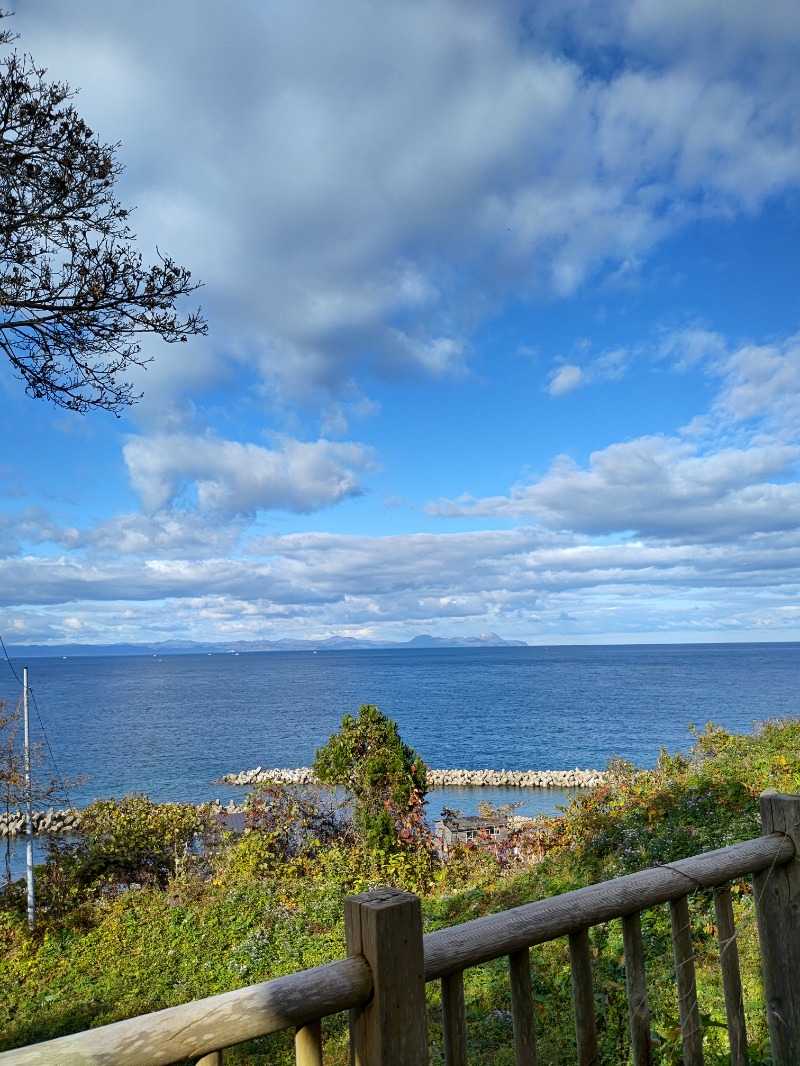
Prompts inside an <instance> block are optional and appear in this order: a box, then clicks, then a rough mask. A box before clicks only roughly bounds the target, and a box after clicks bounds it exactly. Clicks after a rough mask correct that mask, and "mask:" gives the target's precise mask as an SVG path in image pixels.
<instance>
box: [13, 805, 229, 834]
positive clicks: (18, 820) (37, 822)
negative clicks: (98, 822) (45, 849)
mask: <svg viewBox="0 0 800 1066" xmlns="http://www.w3.org/2000/svg"><path fill="white" fill-rule="evenodd" d="M200 807H201V808H202V809H203V810H206V811H209V812H210V813H211V815H212V816H214V815H217V816H218V815H224V814H240V813H241V812H242V811H243V810H244V806H243V805H242V806H237V805H236V802H235V801H234V800H230V802H229V803H228V804H227V805H223V804H222V803H220V801H219V800H214V801H212V802H211V803H204V804H200ZM82 813H83V812H82V811H81V810H80V809H79V808H78V807H68V808H66V809H65V810H55V809H54V808H53V807H50V808H49V809H48V810H46V811H33V813H32V816H31V822H32V823H33V831H34V833H36V834H37V835H39V834H41V835H47V834H51V833H65V834H69V833H75V832H77V831H78V829H79V828H80V824H81V814H82ZM26 831H27V830H26V828H25V812H24V811H19V810H16V811H2V812H0V837H22V836H25V833H26Z"/></svg>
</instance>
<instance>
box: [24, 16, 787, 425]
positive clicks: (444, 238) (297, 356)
mask: <svg viewBox="0 0 800 1066" xmlns="http://www.w3.org/2000/svg"><path fill="white" fill-rule="evenodd" d="M729 8H730V5H720V4H719V3H718V2H717V0H697V2H692V3H691V4H688V3H687V4H683V5H682V9H683V16H682V18H681V20H680V23H679V25H680V32H677V31H676V29H675V27H676V26H677V25H678V23H677V22H673V20H672V18H673V17H672V14H671V12H669V11H667V9H666V8H665V7H664V6H663V5H661V4H653V3H648V2H645V0H640V2H630V3H617V4H614V3H610V4H609V5H608V7H607V6H606V5H586V4H584V3H577V2H576V3H572V4H570V3H565V4H564V5H563V7H562V5H559V6H558V9H557V11H549V12H544V11H536V10H532V9H530V8H529V7H528V6H525V7H524V8H521V9H520V10H519V11H516V10H512V11H511V12H510V11H509V9H508V8H507V7H506V6H504V5H495V4H492V3H481V2H469V3H455V2H439V0H437V2H432V0H420V2H418V3H414V4H408V3H405V2H400V0H389V2H387V3H384V4H381V5H372V4H368V3H365V2H364V0H346V2H344V3H341V4H338V5H336V6H335V7H333V6H331V5H329V4H326V3H323V2H320V0H298V2H297V3H294V4H291V5H264V6H260V7H259V6H257V5H256V6H253V5H244V6H240V7H234V8H232V9H230V10H226V11H225V13H224V16H223V17H222V21H223V23H224V26H222V27H221V25H220V12H219V10H218V8H217V7H216V6H215V5H213V4H211V3H210V2H208V0H192V2H191V3H189V2H188V0H183V2H180V0H175V2H174V3H171V4H170V5H169V6H168V7H165V6H164V5H163V4H156V3H155V2H154V0H145V2H144V3H140V4H137V5H136V8H135V10H134V9H133V8H131V9H128V8H127V7H125V6H124V5H123V6H116V7H109V5H107V4H102V3H100V0H80V2H78V3H74V4H71V5H69V8H68V9H67V8H64V7H63V5H60V4H58V3H56V2H55V0H37V3H36V4H35V6H34V5H33V4H31V3H30V0H25V2H23V3H21V4H20V5H17V9H18V20H17V21H18V25H19V28H20V30H21V32H22V34H23V43H24V44H25V45H26V46H27V47H30V48H31V50H32V51H33V52H34V53H35V54H36V55H37V56H38V57H39V59H40V61H42V62H45V63H47V64H48V65H49V66H50V67H51V68H52V69H53V72H54V74H57V75H59V76H65V77H67V78H69V77H72V78H73V80H75V78H76V77H77V79H78V82H79V83H82V85H83V94H82V96H81V99H80V101H79V104H80V107H81V109H82V110H83V111H85V112H86V113H87V116H88V117H89V119H90V120H91V122H92V123H93V124H94V125H95V126H96V127H97V128H98V129H99V130H100V132H101V134H102V136H104V137H105V138H106V139H109V140H117V139H118V138H120V139H122V141H123V149H122V153H121V154H122V158H123V159H124V160H126V161H127V163H128V171H127V174H126V177H125V188H126V190H127V194H128V195H129V196H130V198H131V199H132V200H133V201H134V202H135V203H137V204H138V205H139V210H138V212H137V215H136V217H135V225H136V226H137V227H138V228H139V230H140V232H141V236H142V238H143V243H144V244H145V246H146V247H151V248H152V247H153V245H155V243H156V242H158V243H159V244H161V245H162V246H163V247H164V248H165V249H167V250H169V251H170V252H172V253H173V254H174V255H176V256H177V257H178V258H179V259H181V260H182V261H185V262H186V263H187V264H188V265H190V266H191V267H192V269H193V270H194V271H195V273H196V274H197V275H198V276H199V277H202V278H203V279H204V280H205V282H206V288H205V290H204V291H203V293H202V299H203V302H204V304H205V305H206V307H207V309H208V311H209V314H210V315H211V316H212V319H213V326H214V334H213V336H212V338H211V340H210V341H209V342H208V343H207V344H198V345H196V346H195V350H196V351H197V352H198V353H199V355H198V359H199V361H200V363H201V364H202V365H201V367H200V368H198V366H197V364H196V363H193V362H192V361H191V360H186V359H184V360H181V361H180V362H177V361H172V362H168V361H167V360H168V355H167V354H165V353H159V363H158V365H157V366H154V367H152V368H151V370H150V371H149V373H148V375H147V376H146V377H145V378H144V379H143V381H144V385H145V387H146V388H147V390H148V393H152V394H153V396H154V397H155V395H156V394H157V393H159V392H160V391H161V392H163V391H166V390H168V391H169V392H170V393H174V394H179V393H180V392H182V391H183V390H185V389H186V388H187V387H189V388H194V387H197V385H203V384H204V383H205V384H207V383H209V382H210V381H213V380H214V377H215V374H216V375H217V376H220V375H221V376H222V377H223V378H224V377H225V376H226V375H228V374H230V372H231V366H232V365H233V364H234V363H235V362H236V360H246V361H247V362H248V363H251V364H252V365H253V366H255V367H256V368H257V369H258V372H259V373H260V374H261V375H262V377H263V379H264V381H265V383H266V384H267V386H268V387H269V388H270V389H274V390H275V395H276V396H277V397H278V398H280V399H282V400H283V401H285V400H286V398H287V397H290V396H304V395H313V394H315V392H316V391H319V390H321V391H328V392H331V393H333V394H334V395H335V393H336V392H337V390H338V389H339V388H340V387H341V386H342V385H345V386H347V387H349V383H350V382H351V381H352V380H353V379H354V377H363V376H364V375H369V374H372V373H378V374H382V373H384V372H385V371H386V370H387V368H388V370H389V371H390V372H392V373H396V372H397V371H398V370H400V369H402V368H407V369H408V370H410V371H412V372H418V371H419V370H420V369H423V370H425V371H427V372H430V373H433V374H435V375H440V374H442V373H450V372H456V373H460V372H461V371H462V369H463V359H464V354H465V352H466V350H467V346H468V342H469V337H468V336H465V334H464V330H463V329H460V328H456V329H453V321H454V320H455V319H458V318H461V319H463V318H464V315H465V314H466V316H467V318H468V319H469V318H471V320H472V323H473V325H474V324H476V323H477V322H479V321H480V319H481V318H482V317H485V316H486V315H488V314H491V313H493V311H494V310H496V309H497V308H498V306H500V305H501V304H502V302H503V301H506V300H508V299H509V298H511V299H513V298H515V297H517V296H519V295H524V294H525V293H526V292H528V291H529V290H530V289H531V288H535V289H536V290H537V291H540V290H541V289H542V288H543V287H544V288H547V289H549V290H550V291H551V292H555V293H558V294H567V293H571V292H573V291H574V290H575V288H576V287H577V286H579V285H581V284H582V282H583V281H584V280H585V279H586V278H587V277H588V276H589V275H590V274H591V272H592V271H594V270H595V269H597V268H598V267H599V266H601V265H603V264H607V263H611V264H617V265H619V264H624V263H630V262H635V261H636V260H637V258H638V257H639V256H641V255H642V254H643V253H646V252H647V251H648V250H649V249H650V248H652V247H653V245H654V244H655V243H656V242H657V241H659V240H660V239H661V238H662V237H663V236H664V235H665V234H668V233H671V232H674V231H675V230H676V229H677V228H679V227H681V226H683V225H684V224H685V223H686V222H688V221H690V220H692V219H693V218H696V217H698V216H699V215H702V214H707V213H731V212H740V211H744V210H747V211H752V210H755V209H756V208H757V207H758V206H759V205H760V204H762V203H763V202H764V200H765V198H767V197H769V196H771V195H773V194H774V193H776V192H779V191H781V190H784V189H788V188H792V187H796V186H797V183H798V180H800V144H799V142H798V139H797V135H796V128H795V116H796V95H797V70H796V64H795V63H794V60H792V58H791V57H792V55H793V49H794V46H795V44H796V41H797V27H796V25H795V24H796V22H797V20H796V19H792V17H791V15H790V9H789V7H787V4H786V3H779V4H777V5H776V12H775V17H774V21H775V25H773V15H772V13H771V14H770V17H769V18H768V19H767V18H764V17H763V13H762V12H761V11H760V10H757V9H756V5H754V4H749V3H745V4H741V5H737V12H736V14H735V16H733V15H732V14H731V12H730V10H729ZM517 15H519V16H520V17H521V18H522V20H523V24H527V25H529V26H530V29H531V36H529V37H526V36H524V35H521V34H520V32H519V28H520V23H519V22H518V21H517V18H516V16H517ZM512 16H513V17H512ZM776 26H780V27H782V30H781V32H778V31H777V30H776ZM356 27H357V31H356ZM156 28H157V32H156ZM567 38H569V40H570V52H569V54H570V56H571V58H570V59H567V58H565V54H564V53H563V52H562V51H561V48H562V45H563V43H564V41H565V40H566V39H567ZM709 41H713V42H714V43H713V47H709V46H708V42H709ZM178 44H179V46H178ZM610 44H614V45H615V46H617V50H616V51H615V52H614V53H613V54H614V55H616V56H621V55H622V54H623V53H622V52H621V51H620V50H619V46H622V47H627V48H628V49H629V50H630V51H629V53H628V65H627V66H625V65H618V66H616V67H615V66H613V65H612V66H610V67H609V66H608V64H607V62H606V60H607V57H608V55H610V54H611V53H610V52H609V51H608V47H609V45H610ZM233 116H235V119H234V118H233ZM477 291H480V293H481V296H480V299H477V298H476V295H475V294H476V292H477ZM198 369H199V377H196V374H197V373H198ZM148 402H149V401H148ZM144 413H145V414H146V410H145V412H144Z"/></svg>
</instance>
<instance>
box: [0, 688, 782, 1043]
mask: <svg viewBox="0 0 800 1066" xmlns="http://www.w3.org/2000/svg"><path fill="white" fill-rule="evenodd" d="M374 711H375V709H374V708H371V709H369V711H368V713H366V714H365V715H361V714H360V715H359V718H360V719H361V718H365V719H366V722H361V724H359V720H357V719H352V718H350V719H349V722H350V723H351V727H350V729H349V731H348V730H345V729H343V731H342V734H339V736H342V735H347V737H348V738H349V739H348V743H350V744H351V751H353V750H356V746H355V745H354V744H352V743H351V742H352V741H353V740H354V737H355V736H357V735H358V733H359V730H360V728H361V726H364V727H365V729H364V732H365V733H366V734H367V735H370V734H371V730H372V729H373V727H374V728H375V729H376V730H386V729H387V726H386V724H385V723H386V722H388V719H384V718H383V716H382V715H380V712H377V713H376V714H374V713H373V712H374ZM378 715H380V718H378ZM381 720H382V721H381ZM346 721H348V720H347V719H346ZM390 725H391V726H393V723H390ZM388 733H389V734H391V736H392V737H393V736H395V735H396V728H394V729H393V730H392V729H389V731H388ZM385 735H388V734H385ZM397 741H398V742H399V743H400V744H401V745H402V741H400V738H399V737H397ZM392 742H393V743H394V741H392ZM334 747H335V746H334ZM324 750H326V749H323V751H324ZM327 750H328V751H331V742H330V741H329V744H328V746H327ZM359 750H366V751H367V752H368V754H370V753H373V754H374V752H373V749H371V748H370V747H369V745H367V747H366V749H359ZM400 750H401V758H400V760H399V761H394V760H393V759H388V760H387V759H384V758H383V755H384V754H385V753H384V752H383V751H382V752H381V758H380V759H379V760H376V761H374V762H373V763H372V769H371V770H370V772H369V773H367V774H364V775H363V776H361V777H359V770H358V768H355V769H354V768H352V767H351V772H352V774H353V777H352V778H351V779H350V782H349V783H350V785H351V788H353V791H354V793H355V787H358V788H360V789H362V792H361V796H359V794H358V793H356V794H355V795H356V801H359V800H360V801H361V802H362V803H364V802H365V801H364V797H365V796H366V795H367V792H366V791H364V789H365V787H366V786H365V785H364V784H363V782H366V783H367V784H371V786H372V787H374V789H375V793H374V795H375V796H380V797H381V798H380V801H378V800H375V799H374V796H373V798H372V799H370V800H369V802H368V803H367V804H365V806H366V808H367V810H368V812H369V817H367V818H365V817H364V815H363V813H362V814H361V815H357V816H356V819H355V820H353V819H351V818H350V817H349V816H348V811H349V808H348V806H347V805H346V804H343V803H339V802H338V801H336V800H335V799H334V798H331V796H330V795H326V794H324V793H321V792H319V791H318V790H312V789H303V788H293V787H290V786H285V785H278V784H274V783H268V784H266V785H263V786H261V787H259V788H258V789H257V790H256V791H255V792H254V793H253V794H252V795H251V797H250V798H249V806H248V812H247V823H248V831H247V832H246V833H245V834H244V835H243V836H241V837H234V836H233V835H231V834H224V833H220V832H219V831H218V830H215V828H214V824H213V823H212V822H211V821H209V819H208V817H207V816H206V815H205V814H204V812H198V811H196V810H195V809H194V808H187V807H183V806H182V805H178V804H167V805H156V804H152V803H150V802H149V801H148V800H147V799H146V797H142V796H131V797H127V798H126V799H125V800H123V801H103V802H101V803H97V804H95V805H93V808H92V809H90V811H89V812H88V814H87V818H86V821H85V823H84V827H83V829H82V836H81V838H80V839H79V840H78V841H77V843H76V844H75V845H73V846H71V847H70V848H63V847H62V848H57V849H56V850H55V851H54V853H53V855H52V856H51V858H50V860H49V861H48V863H47V864H46V866H44V867H39V868H37V881H38V882H39V887H40V898H41V900H42V904H43V907H42V911H41V914H40V919H39V921H38V925H37V929H36V930H35V932H34V933H33V934H30V933H29V932H28V930H27V927H26V923H25V912H24V903H23V902H22V901H21V899H19V898H18V897H17V896H15V894H14V893H11V894H8V895H7V896H6V897H5V902H4V905H3V906H2V907H0V944H3V945H5V946H4V948H2V949H0V951H2V955H1V956H0V1004H2V1005H0V1030H2V1032H3V1034H4V1035H3V1037H2V1042H1V1043H0V1047H3V1048H5V1047H13V1046H17V1045H19V1044H23V1043H28V1042H31V1041H35V1040H42V1039H47V1038H49V1037H52V1036H56V1035H59V1034H61V1033H65V1032H70V1031H74V1030H76V1029H80V1028H85V1027H87V1026H89V1025H98V1024H102V1023H105V1022H109V1021H113V1020H115V1019H117V1018H121V1017H126V1016H130V1015H132V1014H136V1013H141V1012H143V1011H149V1010H155V1009H158V1008H160V1007H164V1006H168V1005H171V1004H173V1003H178V1002H183V1001H186V1000H189V999H192V998H197V997H200V996H205V995H211V994H214V993H217V992H222V991H225V990H227V989H230V988H235V987H238V986H240V985H244V984H249V983H252V982H254V981H259V980H264V979H266V978H269V977H272V976H277V975H279V974H283V973H289V972H292V971H294V970H298V969H302V968H306V967H309V966H313V965H317V964H319V963H322V962H326V961H329V960H330V959H333V958H337V957H340V956H341V955H342V954H343V953H344V929H343V901H344V897H345V895H347V894H349V893H352V892H361V891H365V890H366V889H368V888H369V887H372V886H373V885H375V884H381V883H384V884H385V883H390V884H395V885H397V886H399V887H403V888H408V889H410V890H412V891H416V892H418V893H419V894H420V895H421V896H422V897H423V916H424V921H425V927H426V929H431V928H436V927H438V926H441V925H447V924H452V923H455V922H461V921H465V920H467V919H469V918H473V917H477V916H479V915H481V914H484V913H487V912H489V911H494V910H499V909H503V908H506V907H511V906H515V905H518V904H520V903H524V902H528V901H531V900H534V899H539V898H543V897H546V896H550V895H553V894H555V893H557V892H561V891H565V890H568V889H570V888H573V887H577V886H579V885H582V884H586V883H588V882H591V881H596V880H600V879H605V878H608V877H613V876H617V875H619V874H623V873H628V872H630V871H631V870H634V869H637V868H642V867H646V866H648V865H652V864H654V863H663V862H668V861H671V860H672V859H675V858H679V857H681V856H683V855H686V854H691V853H694V852H698V851H702V850H707V849H709V848H715V847H719V846H722V845H725V844H729V843H733V842H736V841H738V840H743V839H747V838H748V837H752V836H754V835H756V834H758V832H759V825H758V798H757V797H758V794H759V793H760V792H761V791H762V790H763V789H764V788H767V787H773V788H776V789H778V790H780V791H785V792H797V791H800V722H783V723H768V724H765V725H762V726H761V727H759V729H758V730H756V731H755V732H754V733H753V734H752V735H750V736H737V735H731V734H728V733H726V732H724V731H723V730H720V729H717V728H715V727H714V726H712V725H710V726H708V727H707V728H706V730H705V731H704V732H703V733H699V734H696V735H695V743H694V746H693V748H692V749H691V751H690V752H689V754H688V755H685V756H683V755H675V756H670V755H667V754H666V753H662V755H661V757H660V759H659V762H658V765H657V767H656V768H655V769H654V770H652V771H647V772H642V771H637V770H636V769H635V768H634V767H632V766H630V765H628V764H624V763H620V762H615V763H613V764H612V766H611V770H612V777H611V778H610V780H609V781H607V782H606V783H605V784H604V785H603V786H602V787H601V788H596V789H594V790H593V791H591V792H589V793H586V794H585V795H582V796H580V797H578V798H576V799H575V800H574V801H573V802H572V803H571V804H570V805H569V808H568V809H566V810H565V812H564V815H563V817H562V818H542V819H539V820H538V821H537V822H536V824H535V825H534V826H533V827H529V828H526V829H523V830H519V831H518V833H517V834H516V836H515V837H514V838H513V840H512V841H511V843H510V845H509V846H507V847H505V848H502V849H499V850H495V851H493V850H492V849H491V848H488V847H487V848H485V849H483V848H481V847H477V848H470V849H465V850H463V851H459V852H456V853H455V854H453V855H451V856H450V858H449V860H448V862H446V863H444V862H442V861H441V859H440V857H439V856H438V854H437V852H436V850H435V847H434V846H433V843H434V842H433V841H432V839H431V837H430V834H429V833H428V834H426V833H423V832H422V830H421V822H420V820H419V818H418V809H419V810H421V803H418V802H417V796H418V798H419V799H421V798H422V797H423V796H424V768H423V767H422V764H421V761H420V760H419V757H418V756H417V755H416V753H414V752H412V751H411V749H406V748H405V746H404V745H403V748H402V749H400ZM340 756H341V750H340V751H339V752H338V754H336V759H335V760H334V761H335V762H336V763H337V765H338V766H339V767H342V766H346V765H347V763H346V759H345V758H344V757H343V756H342V757H341V758H340ZM370 758H371V754H370ZM337 773H338V771H337ZM394 773H397V774H398V775H400V776H402V775H403V774H405V775H406V781H408V778H409V776H410V779H411V788H410V789H409V788H408V785H407V783H406V785H405V786H403V787H404V788H405V789H406V791H402V790H401V791H394V792H393V791H391V789H390V790H389V792H388V793H387V792H385V791H383V792H382V791H381V789H384V788H386V787H388V786H386V779H387V778H391V777H392V774H394ZM381 781H383V784H381V783H380V782H381ZM418 788H419V790H420V791H419V794H418V793H416V792H415V790H416V789H418ZM387 801H388V806H387ZM381 803H382V804H383V806H382V808H381ZM357 809H358V808H357ZM381 809H382V810H383V811H386V812H387V813H389V814H390V817H391V826H392V828H393V830H394V833H393V835H391V836H389V835H387V834H386V833H384V832H382V831H381V832H377V833H373V831H372V829H373V827H374V826H375V824H376V822H375V821H371V819H372V817H373V815H379V814H380V812H381ZM362 810H363V808H362ZM409 811H410V812H411V820H412V824H413V826H414V831H413V832H409V834H408V835H404V833H403V830H404V828H405V827H406V826H407V824H408V823H407V821H406V819H407V817H408V814H409ZM378 824H384V828H387V826H388V825H389V823H387V822H386V821H385V819H384V820H380V819H378ZM198 841H202V842H203V846H202V847H198ZM534 860H535V861H534ZM734 890H735V899H736V903H735V908H736V917H737V922H738V925H739V932H740V936H739V944H740V951H741V953H742V964H743V971H744V981H745V988H746V1003H747V1010H748V1019H749V1023H750V1025H751V1037H752V1040H751V1048H752V1052H753V1056H754V1061H761V1060H759V1059H758V1056H759V1054H762V1053H765V1052H764V1048H765V1047H766V1032H765V1023H764V1019H763V1003H762V999H763V995H762V992H761V989H760V981H759V978H758V968H757V956H756V934H755V923H754V915H753V901H752V895H751V893H750V889H749V885H747V884H746V883H742V884H740V885H736V886H734ZM692 903H693V905H692V914H693V939H694V944H695V951H696V955H697V969H698V990H699V996H700V1000H701V1004H702V1008H703V1011H704V1013H705V1014H706V1016H707V1021H708V1022H709V1026H708V1036H707V1039H706V1053H707V1057H706V1061H707V1062H708V1063H720V1064H721V1063H723V1062H724V1061H725V1054H726V1052H725V1050H724V1038H723V1037H722V1036H721V1035H720V1034H722V1029H720V1028H718V1025H717V1023H720V1022H721V1021H722V1019H723V1017H724V1012H723V1006H722V995H721V989H720V987H719V976H718V967H717V946H716V938H715V936H714V935H713V934H714V929H713V923H714V911H713V905H712V902H711V899H710V896H709V895H707V894H702V893H700V894H698V895H696V896H695V897H693V901H692ZM643 925H644V936H645V947H646V953H647V967H648V973H649V983H650V995H651V1009H652V1014H653V1025H654V1028H655V1030H656V1031H657V1033H658V1047H657V1056H658V1057H657V1061H658V1062H659V1063H662V1064H671V1063H676V1062H679V1061H680V1053H679V1051H678V1044H679V1038H678V1028H677V1004H676V1001H675V989H674V977H673V974H672V970H671V966H670V965H669V964H668V960H669V958H670V944H669V917H668V913H667V908H656V909H655V910H653V911H651V912H646V913H645V914H644V915H643ZM591 940H592V949H593V953H594V955H595V967H596V968H595V978H596V1003H597V1009H598V1019H599V1026H600V1038H601V1042H602V1061H603V1063H620V1064H622V1063H625V1062H627V1061H628V1038H627V1014H626V1010H627V1008H626V1001H625V978H624V968H623V965H622V944H621V934H620V930H619V923H615V922H611V923H608V924H607V925H605V926H600V927H598V928H596V929H593V930H592V932H591ZM532 960H533V988H534V999H535V1008H536V1017H537V1027H538V1032H539V1045H540V1060H541V1061H542V1062H558V1063H561V1062H564V1063H568V1062H570V1061H573V1060H574V1035H573V1031H572V1028H571V1024H570V1014H571V987H570V977H569V967H568V958H567V949H566V945H565V944H564V943H560V942H556V943H553V944H548V945H544V946H542V947H541V948H537V949H535V951H534V952H532ZM465 982H466V999H467V1003H468V1021H469V1026H470V1041H471V1047H472V1049H473V1050H472V1052H471V1054H472V1055H473V1059H472V1060H471V1061H474V1062H476V1063H498V1064H499V1063H506V1062H508V1063H510V1062H512V1061H513V1053H512V1052H511V1050H510V1048H511V1043H510V1041H511V1022H510V1016H509V1014H508V1009H509V1003H508V975H507V968H506V964H505V962H504V961H503V960H500V961H498V962H497V963H494V964H489V965H487V966H482V967H478V968H476V969H475V970H471V971H468V972H467V974H466V975H465ZM429 1002H430V1006H431V1033H432V1038H433V1039H434V1041H436V1040H438V1039H439V1038H440V1033H439V1031H438V1026H439V1021H438V1015H437V1009H438V991H437V989H436V988H434V987H431V988H430V989H429ZM326 1031H327V1032H328V1034H329V1036H330V1045H331V1046H330V1055H329V1060H330V1061H331V1062H332V1063H337V1062H341V1063H345V1062H346V1061H347V1038H346V1024H345V1021H344V1020H343V1019H333V1020H331V1021H329V1022H326ZM290 1044H291V1040H290V1039H289V1038H288V1037H287V1038H286V1039H285V1040H284V1039H283V1038H271V1039H270V1040H268V1041H260V1042H258V1041H257V1042H255V1043H254V1044H251V1045H248V1046H247V1047H246V1048H242V1049H239V1050H238V1051H235V1052H232V1053H230V1055H231V1056H232V1057H231V1061H233V1062H242V1063H254V1064H255V1063H262V1062H264V1063H266V1062H283V1061H286V1062H289V1061H291V1058H290ZM435 1046H436V1044H434V1047H435ZM436 1054H437V1052H436V1051H435V1050H434V1053H433V1057H432V1061H433V1062H436V1061H438V1060H437V1058H436ZM226 1061H228V1059H226ZM326 1061H328V1060H326ZM763 1061H766V1060H763Z"/></svg>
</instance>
